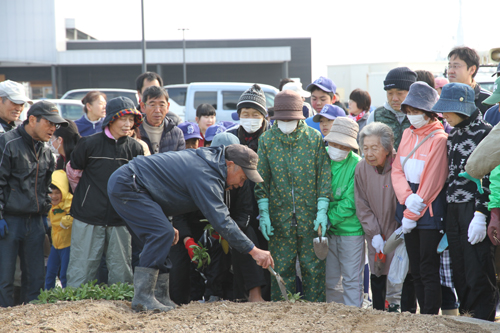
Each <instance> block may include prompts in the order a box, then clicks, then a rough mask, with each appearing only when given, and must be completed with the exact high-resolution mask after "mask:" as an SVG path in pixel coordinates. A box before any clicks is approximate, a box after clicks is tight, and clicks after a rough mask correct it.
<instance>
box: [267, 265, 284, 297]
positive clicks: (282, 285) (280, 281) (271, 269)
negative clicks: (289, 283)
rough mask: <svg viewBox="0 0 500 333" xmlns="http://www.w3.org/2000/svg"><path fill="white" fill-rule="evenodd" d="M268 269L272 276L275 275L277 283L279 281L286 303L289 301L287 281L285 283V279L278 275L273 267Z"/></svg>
mask: <svg viewBox="0 0 500 333" xmlns="http://www.w3.org/2000/svg"><path fill="white" fill-rule="evenodd" d="M267 269H268V270H269V272H271V274H272V275H274V277H275V278H276V281H278V286H279V287H280V290H281V295H283V298H284V299H285V300H286V301H288V294H287V292H286V286H285V281H283V278H282V277H281V276H280V275H279V274H278V273H276V271H275V270H274V269H273V268H272V267H271V266H269V267H268V268H267Z"/></svg>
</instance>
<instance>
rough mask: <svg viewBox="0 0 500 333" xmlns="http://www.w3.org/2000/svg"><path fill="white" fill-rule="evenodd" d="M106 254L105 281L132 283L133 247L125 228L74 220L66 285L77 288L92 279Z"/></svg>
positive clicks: (109, 282) (110, 282)
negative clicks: (106, 276)
mask: <svg viewBox="0 0 500 333" xmlns="http://www.w3.org/2000/svg"><path fill="white" fill-rule="evenodd" d="M103 253H104V254H105V255H106V266H107V268H108V272H109V273H108V284H109V285H111V284H114V283H117V282H128V283H132V281H133V274H132V266H131V260H132V248H131V238H130V233H129V232H128V230H127V227H125V226H123V227H104V226H97V225H92V224H88V223H85V222H82V221H79V220H77V219H73V226H72V231H71V251H70V257H69V264H68V271H67V277H68V284H67V285H68V286H71V287H75V288H77V287H79V286H80V285H81V284H82V283H83V284H85V283H87V282H90V281H93V280H94V279H95V278H96V276H97V270H98V268H99V265H100V263H101V258H102V255H103Z"/></svg>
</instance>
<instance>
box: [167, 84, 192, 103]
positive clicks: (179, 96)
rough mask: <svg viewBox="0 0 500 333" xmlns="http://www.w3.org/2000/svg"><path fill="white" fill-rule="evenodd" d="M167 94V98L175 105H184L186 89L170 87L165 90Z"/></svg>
mask: <svg viewBox="0 0 500 333" xmlns="http://www.w3.org/2000/svg"><path fill="white" fill-rule="evenodd" d="M167 92H168V98H170V99H172V100H174V102H175V103H177V104H179V105H180V106H185V105H186V94H187V88H186V87H170V88H167Z"/></svg>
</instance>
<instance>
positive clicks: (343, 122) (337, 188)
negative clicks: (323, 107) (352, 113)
mask: <svg viewBox="0 0 500 333" xmlns="http://www.w3.org/2000/svg"><path fill="white" fill-rule="evenodd" d="M358 129H359V126H358V124H357V123H356V122H355V121H354V120H352V119H349V118H347V117H339V118H337V119H336V120H335V122H334V123H333V125H332V127H331V129H330V133H329V134H328V135H327V136H326V137H325V141H327V142H328V148H327V149H328V156H329V157H330V159H331V171H332V187H331V190H332V195H333V200H332V201H330V205H329V207H328V218H329V220H330V223H331V226H330V228H329V230H328V234H329V236H328V248H329V249H328V255H327V257H326V301H327V302H337V303H342V304H345V305H351V306H357V307H361V305H362V304H363V270H364V267H365V237H364V231H363V227H362V226H361V223H359V220H358V218H357V216H356V205H355V202H354V170H355V169H356V164H358V162H359V160H361V157H359V156H358V155H357V154H355V153H354V152H353V150H355V149H358V148H359V146H358V143H357V142H356V139H357V137H358ZM341 277H342V286H343V292H339V291H338V290H337V288H335V287H336V285H337V283H338V282H339V281H340V278H341Z"/></svg>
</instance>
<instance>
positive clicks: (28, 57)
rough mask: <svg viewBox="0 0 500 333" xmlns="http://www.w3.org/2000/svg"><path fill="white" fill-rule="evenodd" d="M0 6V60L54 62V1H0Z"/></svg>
mask: <svg viewBox="0 0 500 333" xmlns="http://www.w3.org/2000/svg"><path fill="white" fill-rule="evenodd" d="M0 8H1V9H2V18H1V20H0V31H1V34H0V45H2V47H0V62H3V61H7V62H9V61H15V62H25V63H48V64H51V63H55V62H56V61H57V49H56V38H55V36H56V33H55V29H56V28H55V26H56V23H55V10H54V9H55V6H54V0H15V1H12V0H0ZM6 45H8V47H5V46H6Z"/></svg>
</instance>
